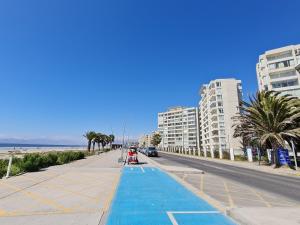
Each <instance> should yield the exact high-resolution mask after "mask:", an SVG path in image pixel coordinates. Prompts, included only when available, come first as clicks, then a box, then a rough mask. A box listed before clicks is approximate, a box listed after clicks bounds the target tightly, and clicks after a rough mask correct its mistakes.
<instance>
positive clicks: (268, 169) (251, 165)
mask: <svg viewBox="0 0 300 225" xmlns="http://www.w3.org/2000/svg"><path fill="white" fill-rule="evenodd" d="M162 153H166V154H171V155H179V156H183V157H189V158H195V159H201V160H206V161H212V162H217V163H222V164H227V165H232V166H238V167H243V168H247V169H252V170H257V171H261V172H266V173H271V174H276V175H283V176H300V168H299V169H298V170H297V171H296V170H292V169H290V168H287V167H280V168H276V169H274V167H273V166H268V165H258V162H252V163H251V162H248V161H231V160H227V159H216V158H209V157H206V158H205V157H199V156H193V155H183V154H178V153H171V152H164V151H162Z"/></svg>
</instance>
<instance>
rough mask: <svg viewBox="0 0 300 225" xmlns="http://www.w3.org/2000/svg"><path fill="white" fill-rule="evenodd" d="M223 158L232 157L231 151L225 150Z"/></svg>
mask: <svg viewBox="0 0 300 225" xmlns="http://www.w3.org/2000/svg"><path fill="white" fill-rule="evenodd" d="M223 159H230V153H229V152H228V151H223Z"/></svg>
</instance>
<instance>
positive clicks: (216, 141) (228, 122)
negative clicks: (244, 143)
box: [199, 79, 242, 156]
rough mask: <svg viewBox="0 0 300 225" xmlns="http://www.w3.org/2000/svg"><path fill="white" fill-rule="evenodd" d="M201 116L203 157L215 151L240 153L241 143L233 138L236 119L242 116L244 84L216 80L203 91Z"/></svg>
mask: <svg viewBox="0 0 300 225" xmlns="http://www.w3.org/2000/svg"><path fill="white" fill-rule="evenodd" d="M200 95H201V99H200V102H199V113H200V118H201V123H200V124H201V126H200V133H201V149H203V150H204V155H205V156H206V155H207V152H210V153H211V154H212V155H213V151H219V152H220V155H222V151H224V150H227V151H228V150H229V148H233V149H240V148H241V146H240V139H239V138H233V133H234V128H233V127H232V126H233V123H234V121H233V119H232V118H233V117H234V116H236V115H237V113H238V112H239V102H240V100H241V98H242V86H241V81H240V80H236V79H217V80H213V81H211V82H210V83H209V84H205V85H203V86H202V87H201V89H200Z"/></svg>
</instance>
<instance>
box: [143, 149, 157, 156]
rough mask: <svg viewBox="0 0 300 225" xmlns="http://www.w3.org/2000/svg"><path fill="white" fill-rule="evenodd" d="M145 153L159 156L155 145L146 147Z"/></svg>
mask: <svg viewBox="0 0 300 225" xmlns="http://www.w3.org/2000/svg"><path fill="white" fill-rule="evenodd" d="M145 154H146V156H155V157H157V156H158V152H157V150H156V148H155V147H149V148H146V151H145Z"/></svg>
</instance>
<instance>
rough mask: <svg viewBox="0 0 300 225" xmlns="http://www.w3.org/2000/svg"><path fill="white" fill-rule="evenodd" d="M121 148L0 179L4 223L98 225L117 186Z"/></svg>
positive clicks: (4, 224)
mask: <svg viewBox="0 0 300 225" xmlns="http://www.w3.org/2000/svg"><path fill="white" fill-rule="evenodd" d="M119 156H120V151H118V150H116V151H111V152H108V153H103V154H101V155H95V156H91V157H88V158H87V159H83V160H80V161H75V162H72V163H70V164H65V165H62V166H53V167H49V168H47V169H45V170H43V171H40V172H35V173H26V174H24V175H21V176H17V177H12V178H9V179H7V180H4V179H2V180H0V224H1V225H2V224H3V225H16V224H22V225H41V224H43V225H53V224H55V225H60V224H61V225H71V224H72V225H81V224H89V225H98V224H99V222H100V221H101V220H102V219H103V215H105V213H106V212H107V211H108V209H109V206H110V202H111V199H112V198H113V195H114V191H115V188H116V186H117V183H118V180H119V176H120V172H121V166H122V165H121V164H118V162H117V159H118V157H119Z"/></svg>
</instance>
